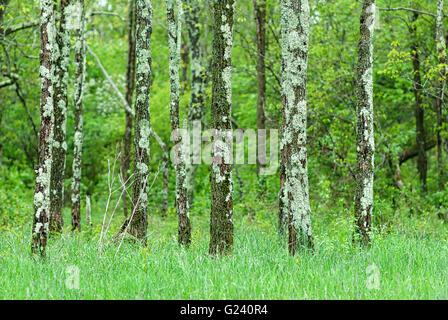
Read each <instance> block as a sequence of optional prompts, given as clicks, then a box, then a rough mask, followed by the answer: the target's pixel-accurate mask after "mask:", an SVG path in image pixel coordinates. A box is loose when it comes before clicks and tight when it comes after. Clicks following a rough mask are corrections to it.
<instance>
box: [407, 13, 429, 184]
mask: <svg viewBox="0 0 448 320" xmlns="http://www.w3.org/2000/svg"><path fill="white" fill-rule="evenodd" d="M417 19H418V13H417V12H414V13H413V15H412V19H411V25H410V33H411V37H412V44H411V60H412V68H413V71H414V83H413V86H412V87H413V88H412V90H413V91H414V96H415V107H414V113H415V123H416V141H417V147H418V159H417V168H418V172H419V175H420V183H421V190H422V192H423V193H426V190H427V187H426V175H427V171H428V160H427V158H426V152H425V125H424V118H425V111H424V109H423V105H422V104H423V97H422V90H423V87H422V79H421V74H420V57H419V50H420V49H419V45H418V38H417V25H416V22H417Z"/></svg>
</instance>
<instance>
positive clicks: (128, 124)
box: [121, 0, 135, 217]
mask: <svg viewBox="0 0 448 320" xmlns="http://www.w3.org/2000/svg"><path fill="white" fill-rule="evenodd" d="M134 87H135V0H130V1H129V25H128V62H127V66H126V102H127V104H128V106H132V95H133V92H134ZM125 117H126V119H125V133H124V149H123V151H122V152H123V153H122V157H121V159H122V163H121V171H122V177H123V181H124V182H126V181H127V180H128V178H129V174H128V172H129V167H130V162H131V144H132V119H133V116H132V114H131V113H130V112H129V111H128V110H127V109H126V110H125ZM123 214H124V216H125V217H127V216H128V202H127V195H126V194H125V195H124V197H123Z"/></svg>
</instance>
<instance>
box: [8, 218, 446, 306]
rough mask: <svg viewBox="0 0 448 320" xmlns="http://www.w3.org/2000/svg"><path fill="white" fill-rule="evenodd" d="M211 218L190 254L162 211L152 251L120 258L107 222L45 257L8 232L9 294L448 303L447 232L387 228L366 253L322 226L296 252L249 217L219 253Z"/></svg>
mask: <svg viewBox="0 0 448 320" xmlns="http://www.w3.org/2000/svg"><path fill="white" fill-rule="evenodd" d="M207 220H208V219H207V216H206V214H204V215H202V216H196V217H193V226H194V232H193V243H192V246H191V248H190V249H187V250H185V249H180V248H179V247H178V246H177V242H176V239H175V237H174V236H173V235H175V232H176V218H175V217H173V216H170V217H168V218H166V219H161V218H159V217H158V216H156V215H154V216H151V219H150V227H149V238H148V243H149V246H148V247H147V248H142V247H139V246H138V245H136V244H133V243H130V242H125V243H123V245H122V247H121V249H120V251H119V252H118V254H117V255H115V253H116V250H117V247H118V244H116V243H113V242H111V243H109V244H108V245H107V246H106V247H105V248H104V251H103V253H102V254H99V253H98V238H99V233H98V230H99V228H100V225H99V224H97V225H96V227H95V228H94V230H93V231H91V232H87V231H84V232H82V233H81V234H71V233H70V232H68V231H66V232H65V233H64V234H63V235H62V236H60V237H53V238H52V239H51V240H50V242H49V246H48V250H47V258H46V259H45V260H41V259H33V258H32V257H31V256H30V253H29V251H30V249H29V245H30V241H29V240H30V234H29V232H28V231H29V230H25V231H20V230H18V229H10V230H9V231H4V232H2V234H1V235H0V298H1V299H448V254H447V253H448V242H447V240H446V234H445V235H443V236H436V235H430V234H420V235H417V233H415V234H411V233H399V232H392V233H389V234H378V235H376V237H375V240H374V242H373V245H372V247H371V248H370V249H360V248H354V247H353V246H352V245H351V244H350V239H349V237H345V238H344V237H342V238H341V239H342V240H341V239H335V237H334V233H335V231H334V230H333V231H332V233H328V232H325V229H324V228H319V227H318V228H316V232H315V233H316V240H315V242H316V243H315V245H316V248H315V252H314V254H313V255H312V254H310V253H308V252H302V253H301V254H299V255H298V256H297V257H290V256H288V254H287V251H286V247H285V245H284V243H283V241H281V240H280V239H279V237H278V235H276V233H275V226H274V224H272V225H270V224H268V223H266V221H264V220H266V219H261V218H260V221H262V220H263V221H264V222H263V223H261V222H260V223H259V222H257V220H255V221H253V222H249V221H248V220H247V219H246V218H245V217H240V218H237V219H236V226H235V248H234V252H233V254H231V255H229V256H225V257H221V258H212V257H210V256H208V254H207V249H208V221H207ZM271 220H273V219H271ZM65 221H66V224H68V223H69V221H70V220H69V219H68V217H67V218H66V219H65ZM322 224H323V223H322V222H321V223H320V224H319V225H322ZM67 228H68V226H67ZM332 228H334V226H332ZM151 230H156V231H151ZM336 232H337V231H336ZM109 238H110V236H109ZM373 264H374V265H375V266H376V267H377V268H378V270H379V289H369V288H368V287H367V285H366V281H367V279H368V277H369V276H371V275H372V274H371V273H370V272H369V273H367V271H366V269H367V268H368V267H369V266H370V265H373ZM71 266H76V267H77V268H79V274H80V283H79V289H69V288H68V287H67V286H66V280H67V279H68V277H69V275H70V270H73V269H70V267H71Z"/></svg>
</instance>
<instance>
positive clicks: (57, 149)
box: [50, 0, 71, 232]
mask: <svg viewBox="0 0 448 320" xmlns="http://www.w3.org/2000/svg"><path fill="white" fill-rule="evenodd" d="M70 2H71V0H61V2H60V7H59V10H60V20H59V28H58V30H57V32H56V43H57V46H56V48H55V51H57V52H58V53H57V55H56V61H55V78H56V83H55V86H54V128H53V145H52V155H53V164H52V167H51V182H50V189H51V193H50V231H55V232H62V226H63V219H62V208H63V206H64V180H65V162H66V154H67V143H66V131H65V127H66V121H67V120H66V118H67V117H66V114H67V102H68V99H67V85H68V63H69V61H68V60H69V57H70V31H69V30H68V28H67V17H66V8H67V7H68V6H69V5H70Z"/></svg>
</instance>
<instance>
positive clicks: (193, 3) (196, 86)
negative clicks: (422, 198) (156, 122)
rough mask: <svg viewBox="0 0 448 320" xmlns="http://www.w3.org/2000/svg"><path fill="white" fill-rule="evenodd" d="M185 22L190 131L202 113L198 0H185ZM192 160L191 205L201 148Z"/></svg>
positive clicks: (203, 78)
mask: <svg viewBox="0 0 448 320" xmlns="http://www.w3.org/2000/svg"><path fill="white" fill-rule="evenodd" d="M185 5H186V10H185V22H186V26H187V31H188V37H189V39H190V47H191V50H190V60H191V63H190V70H191V98H190V106H189V109H188V127H189V129H190V130H191V131H194V132H199V131H200V130H201V129H200V123H201V121H202V118H203V115H204V98H205V81H206V77H207V76H206V74H205V68H204V59H203V48H202V46H201V43H200V39H201V34H202V25H201V24H200V21H199V14H200V12H201V11H200V10H201V7H200V5H199V2H198V0H185ZM193 139H194V138H193ZM190 156H191V159H192V160H193V161H191V162H189V163H187V168H186V169H187V190H188V203H189V205H190V207H191V205H192V203H193V200H194V188H195V178H196V171H197V168H198V164H199V163H200V162H201V150H200V149H199V150H195V149H194V148H193V150H192V153H191V154H190Z"/></svg>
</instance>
